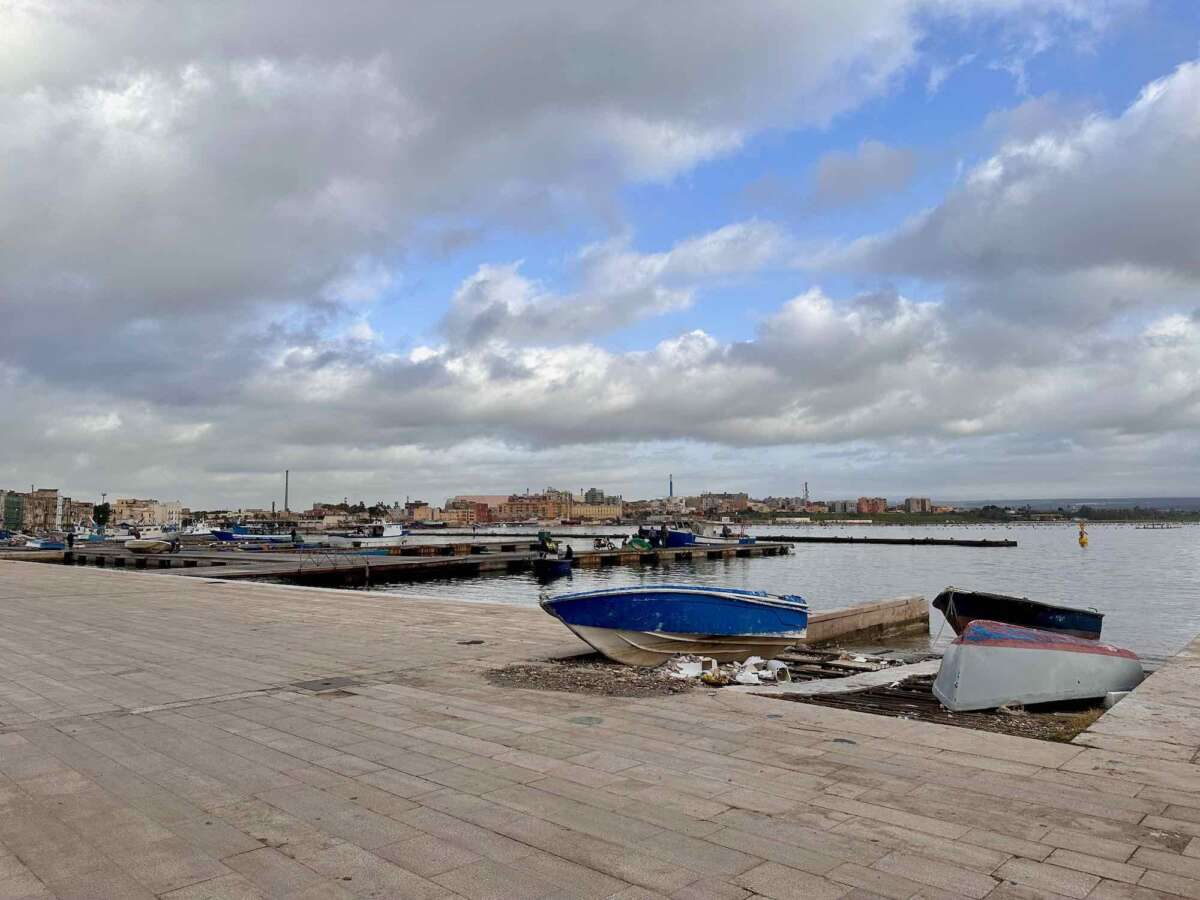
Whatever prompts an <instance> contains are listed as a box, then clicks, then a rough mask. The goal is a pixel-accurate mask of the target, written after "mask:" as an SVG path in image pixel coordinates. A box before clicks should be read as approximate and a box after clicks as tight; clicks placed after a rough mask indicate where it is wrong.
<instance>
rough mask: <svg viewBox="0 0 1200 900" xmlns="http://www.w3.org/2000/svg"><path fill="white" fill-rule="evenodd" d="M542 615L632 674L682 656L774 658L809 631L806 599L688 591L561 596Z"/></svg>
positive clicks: (643, 589)
mask: <svg viewBox="0 0 1200 900" xmlns="http://www.w3.org/2000/svg"><path fill="white" fill-rule="evenodd" d="M542 609H544V610H546V612H548V613H550V615H552V616H554V617H555V618H557V619H558V620H559V621H560V622H562V623H563V624H564V625H566V626H567V627H568V628H569V629H571V631H573V632H575V634H576V635H578V636H579V638H581V639H582V640H583V641H584V642H586V643H588V644H590V645H591V646H592V647H594V648H595V649H596V650H598V651H599V652H600V653H602V654H604V655H605V656H607V657H608V658H609V659H611V660H615V661H616V662H619V663H624V664H625V665H629V666H656V665H659V664H660V663H663V662H665V661H666V660H668V659H670V658H671V657H672V656H675V655H676V654H679V653H698V654H702V655H704V656H711V657H713V658H714V659H717V660H720V661H722V662H728V661H734V660H744V659H747V658H748V657H751V656H772V655H774V654H776V653H778V652H780V651H781V650H783V649H785V648H786V647H789V646H790V645H792V644H794V643H796V642H797V641H801V640H803V639H804V637H805V634H806V632H807V628H808V603H807V602H806V601H805V600H804V598H803V597H799V596H795V595H776V594H768V593H766V592H765V591H747V590H739V589H734V588H710V587H703V586H697V585H686V584H658V585H641V586H638V587H625V588H606V589H603V590H596V591H584V592H582V593H577V594H562V595H560V596H557V597H551V598H550V599H548V600H543V601H542Z"/></svg>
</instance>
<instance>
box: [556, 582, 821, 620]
mask: <svg viewBox="0 0 1200 900" xmlns="http://www.w3.org/2000/svg"><path fill="white" fill-rule="evenodd" d="M636 593H655V594H681V595H686V594H691V595H699V596H702V597H708V598H710V599H719V600H730V601H737V602H742V603H750V604H753V605H757V606H769V607H773V608H778V609H787V610H793V611H794V610H799V609H803V610H804V611H806V612H807V611H808V601H807V600H805V599H804V598H803V597H801V596H800V595H799V594H768V593H767V592H766V591H749V590H742V589H737V588H734V589H730V590H726V589H724V588H697V587H695V586H689V585H678V584H676V585H654V586H648V587H639V588H628V587H627V588H600V589H598V590H594V591H577V592H575V593H571V594H559V595H557V596H554V597H548V598H546V599H544V600H541V601H539V605H540V606H541V607H542V608H543V609H545V610H547V611H548V612H552V613H553V612H554V604H556V603H558V602H559V601H566V602H571V601H575V600H595V599H603V598H605V597H619V596H625V595H629V594H636ZM554 614H555V615H557V613H554Z"/></svg>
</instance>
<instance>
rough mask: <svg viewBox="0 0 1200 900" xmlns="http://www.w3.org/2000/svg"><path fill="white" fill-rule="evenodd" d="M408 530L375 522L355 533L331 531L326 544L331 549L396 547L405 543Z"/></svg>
mask: <svg viewBox="0 0 1200 900" xmlns="http://www.w3.org/2000/svg"><path fill="white" fill-rule="evenodd" d="M407 535H408V530H407V529H406V528H405V527H404V526H403V525H394V524H391V523H388V522H373V523H371V524H370V525H366V526H364V527H362V528H356V529H354V530H353V531H331V532H328V533H327V534H326V535H325V537H324V540H325V543H327V544H329V546H331V547H396V546H399V545H400V544H403V543H404V538H405V537H406V536H407Z"/></svg>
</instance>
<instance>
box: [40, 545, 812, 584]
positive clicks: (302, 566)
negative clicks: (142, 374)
mask: <svg viewBox="0 0 1200 900" xmlns="http://www.w3.org/2000/svg"><path fill="white" fill-rule="evenodd" d="M537 546H538V545H537V544H536V543H530V542H528V541H525V542H519V543H512V542H498V543H464V544H419V545H405V546H401V547H396V548H394V549H395V550H396V551H397V552H395V553H387V554H383V553H371V552H365V553H364V552H353V551H335V550H263V551H254V550H233V549H230V550H223V549H222V550H216V549H204V550H199V549H197V550H181V551H179V552H178V553H159V554H134V553H130V552H129V551H128V550H125V549H124V548H123V547H96V548H90V547H89V548H76V549H73V550H66V551H57V552H58V553H59V554H60V557H57V558H56V559H55V560H54V561H58V560H59V559H61V561H62V562H63V563H65V564H67V565H91V566H100V567H108V568H123V569H145V570H147V571H152V572H161V573H164V574H174V575H185V576H199V577H204V578H222V579H227V580H230V579H260V580H262V579H271V580H280V581H289V582H294V583H297V584H312V585H333V584H340V585H362V584H367V583H370V582H372V581H374V580H380V581H388V580H391V581H396V580H415V579H421V578H438V577H449V576H455V577H470V576H475V575H480V574H484V573H487V572H522V571H525V570H527V569H529V568H530V567H531V566H532V562H533V559H534V557H535V555H536V554H535V552H534V551H535V549H536V548H537ZM789 550H790V547H789V546H788V545H787V544H780V543H771V542H766V541H759V542H757V543H754V544H736V543H729V544H695V545H693V546H690V547H665V548H658V549H654V550H635V549H630V548H617V549H615V550H579V551H577V552H576V553H575V556H574V559H573V563H574V566H575V567H579V568H585V567H598V566H617V565H658V564H661V563H669V562H675V561H678V560H690V559H729V558H734V557H756V556H781V555H784V554H787V553H788V552H789Z"/></svg>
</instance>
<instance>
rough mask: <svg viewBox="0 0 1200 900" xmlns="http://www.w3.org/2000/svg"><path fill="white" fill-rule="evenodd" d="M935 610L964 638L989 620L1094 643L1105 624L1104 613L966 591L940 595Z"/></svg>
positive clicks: (937, 597)
mask: <svg viewBox="0 0 1200 900" xmlns="http://www.w3.org/2000/svg"><path fill="white" fill-rule="evenodd" d="M933 608H934V609H936V610H937V611H938V612H940V613H941V614H942V615H943V616H945V617H946V621H947V622H949V623H950V627H951V628H953V629H954V633H955V634H962V633H963V631H964V629H965V628H966V627H967V626H968V625H970V624H971V623H972V622H974V621H975V620H977V619H987V620H989V621H992V622H1007V623H1008V624H1010V625H1021V626H1023V627H1025V628H1038V629H1041V630H1042V631H1054V632H1058V633H1059V634H1067V635H1071V636H1073V637H1080V638H1086V639H1087V640H1092V641H1095V640H1099V639H1100V628H1101V626H1102V625H1103V624H1104V613H1102V612H1097V611H1096V610H1094V609H1076V608H1074V607H1071V606H1056V605H1054V604H1052V603H1040V602H1039V601H1037V600H1030V599H1029V598H1028V597H1009V596H1006V595H1004V594H990V593H987V592H986V591H963V590H959V589H958V588H955V587H948V588H946V589H945V590H944V591H942V592H941V593H940V594H938V595H937V596H936V597H935V598H934V599H933Z"/></svg>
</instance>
